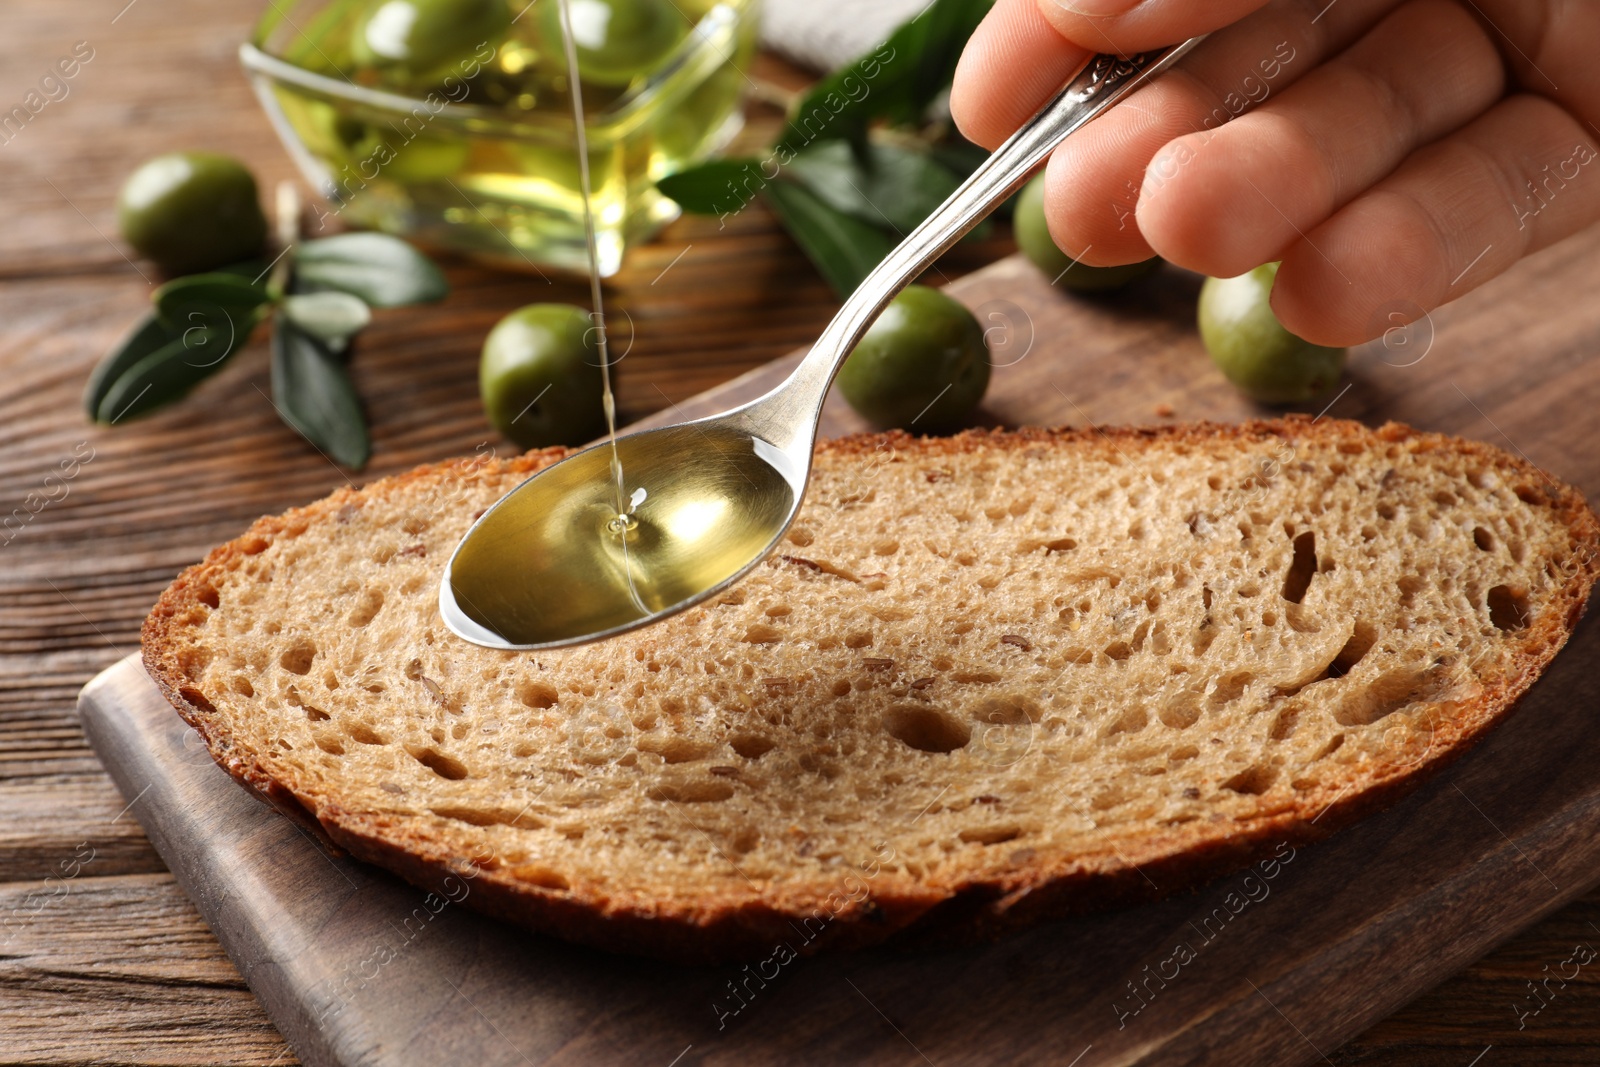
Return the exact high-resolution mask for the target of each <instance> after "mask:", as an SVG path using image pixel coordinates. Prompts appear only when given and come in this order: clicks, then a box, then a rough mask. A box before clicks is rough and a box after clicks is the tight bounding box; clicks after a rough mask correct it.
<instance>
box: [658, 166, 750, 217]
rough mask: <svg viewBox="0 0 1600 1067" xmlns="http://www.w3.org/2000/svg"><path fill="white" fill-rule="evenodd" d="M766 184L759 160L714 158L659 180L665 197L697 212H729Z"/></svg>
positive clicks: (714, 213)
mask: <svg viewBox="0 0 1600 1067" xmlns="http://www.w3.org/2000/svg"><path fill="white" fill-rule="evenodd" d="M764 185H766V179H765V178H764V177H763V176H762V173H761V162H760V161H759V160H755V159H713V160H708V161H707V162H705V163H701V164H698V165H696V166H693V167H685V168H684V169H683V170H680V171H678V172H677V173H676V174H669V175H668V176H667V177H665V178H662V179H661V180H660V181H658V182H656V188H657V189H660V190H661V192H662V194H663V195H664V196H667V197H669V198H670V199H672V200H675V201H677V203H678V206H679V207H681V208H683V210H685V211H687V212H689V213H690V214H693V215H726V214H731V213H732V212H735V211H738V210H739V209H740V208H742V207H744V206H745V205H746V204H748V203H749V202H750V201H751V199H753V198H754V197H755V195H756V193H758V192H760V191H761V188H762V187H763V186H764Z"/></svg>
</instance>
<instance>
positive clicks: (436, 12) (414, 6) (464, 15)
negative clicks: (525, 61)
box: [350, 0, 511, 89]
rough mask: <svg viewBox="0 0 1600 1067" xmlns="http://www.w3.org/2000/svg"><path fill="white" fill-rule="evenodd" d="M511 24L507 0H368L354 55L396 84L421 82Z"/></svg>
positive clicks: (434, 78) (438, 76)
mask: <svg viewBox="0 0 1600 1067" xmlns="http://www.w3.org/2000/svg"><path fill="white" fill-rule="evenodd" d="M510 26H511V9H510V7H509V6H508V5H507V3H506V0H368V3H367V5H366V8H365V10H363V11H362V13H361V16H360V18H359V19H357V21H356V27H355V30H354V31H353V32H352V35H351V38H350V55H351V58H353V59H354V60H355V61H356V63H357V64H359V65H360V66H362V67H366V68H368V69H371V70H374V71H377V72H378V75H379V77H380V78H381V79H382V80H383V81H384V82H386V83H388V84H390V85H392V86H395V87H397V88H411V89H416V88H422V87H425V86H428V85H433V84H435V83H437V82H439V81H442V80H443V79H444V78H445V77H447V76H449V75H451V74H454V73H457V71H456V69H455V68H457V67H459V66H462V65H464V64H465V63H466V62H467V61H468V60H470V59H472V58H473V56H474V54H475V53H476V51H477V50H478V48H479V47H480V46H482V45H493V44H497V43H498V42H499V41H500V39H501V38H502V37H504V36H505V33H506V30H507V29H509V28H510ZM480 58H481V57H480Z"/></svg>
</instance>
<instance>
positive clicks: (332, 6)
mask: <svg viewBox="0 0 1600 1067" xmlns="http://www.w3.org/2000/svg"><path fill="white" fill-rule="evenodd" d="M757 4H758V0H571V11H572V27H573V37H574V43H575V45H576V49H577V57H578V64H577V65H578V74H579V78H580V80H581V83H582V84H581V95H582V100H583V105H584V114H585V121H584V128H585V132H586V134H587V139H588V148H589V192H590V199H591V204H592V208H593V211H594V223H595V239H596V245H597V251H598V254H599V255H598V266H599V270H600V273H601V274H602V275H609V274H612V273H614V272H615V271H616V270H617V268H618V267H619V266H620V265H621V263H622V256H623V253H624V251H625V250H626V249H627V247H628V245H629V244H631V243H633V242H635V241H639V240H642V239H645V238H647V237H649V236H650V235H651V234H653V233H654V232H655V231H656V230H657V229H658V228H660V227H661V226H662V225H664V224H665V223H667V222H669V221H671V220H672V219H673V218H674V217H675V216H676V215H677V211H678V209H677V206H676V205H674V204H673V203H672V202H671V201H670V200H667V199H666V198H664V197H663V196H661V194H660V193H658V192H657V191H656V188H655V181H656V179H658V178H660V177H662V176H664V175H666V174H670V173H672V172H673V171H674V170H677V169H679V168H680V167H683V166H685V165H687V164H689V163H693V162H697V161H699V160H701V159H703V158H705V157H706V156H708V155H710V154H711V153H713V152H715V151H716V150H717V149H719V148H721V147H722V145H723V144H725V143H726V141H727V139H728V138H729V137H731V136H732V135H733V134H734V133H735V132H736V131H737V130H738V127H739V123H740V120H741V118H740V117H741V110H740V103H741V97H742V89H743V86H744V85H745V73H744V71H745V68H746V66H747V65H748V63H749V61H750V58H751V56H752V55H753V54H754V51H755V36H756V28H757V17H758V12H757ZM557 10H558V5H557V3H556V0H534V2H533V3H531V4H529V3H527V0H275V2H274V3H273V4H272V5H271V6H270V7H269V8H268V10H267V13H266V15H265V16H263V18H262V20H261V22H260V24H259V25H258V26H257V27H256V31H255V34H254V36H253V38H252V39H251V41H250V42H249V43H247V44H245V45H243V46H242V47H241V48H240V58H241V60H242V62H243V63H244V66H245V69H246V71H247V72H248V74H249V75H250V78H251V81H252V83H253V85H254V87H255V91H256V95H257V96H258V97H259V98H260V100H261V103H262V105H263V106H264V107H265V108H266V111H267V114H268V116H269V117H270V118H271V120H272V122H273V125H274V126H275V127H276V129H277V131H278V134H279V136H280V137H281V138H282V139H283V142H284V144H285V145H286V146H287V147H288V149H289V151H290V153H291V155H293V156H294V158H295V161H296V163H297V164H298V165H299V167H300V169H301V171H302V172H303V173H304V174H305V175H306V177H307V179H308V180H309V181H311V182H312V183H313V184H314V185H315V186H316V187H317V189H318V190H319V191H320V192H321V193H322V194H323V196H324V197H325V198H326V199H327V201H328V204H329V206H328V207H327V208H326V209H325V215H324V216H323V217H322V218H321V219H320V221H319V224H314V225H313V227H312V229H313V230H316V229H319V228H323V227H329V228H331V227H330V223H329V219H328V216H337V217H338V218H339V219H340V220H342V221H343V222H344V223H346V224H348V225H353V226H358V227H365V228H371V229H378V230H383V231H386V232H389V233H395V234H400V235H403V236H406V237H409V238H411V239H412V240H415V241H417V242H419V243H421V244H425V245H430V246H433V247H437V248H446V249H453V250H456V251H460V252H464V253H467V254H469V255H473V256H476V257H479V258H484V259H488V260H492V261H495V262H499V263H502V264H505V265H508V266H512V267H522V268H523V269H527V268H528V267H529V266H532V267H535V268H540V269H542V268H548V267H554V268H557V269H560V270H566V271H571V272H575V273H581V274H587V273H588V272H589V270H590V265H589V256H588V251H587V248H586V240H585V236H584V219H583V211H584V208H583V195H582V189H581V184H582V180H581V178H580V177H579V166H578V162H579V161H578V156H577V137H576V130H575V129H574V126H573V122H574V119H573V113H572V98H571V89H570V84H569V80H568V79H569V72H568V70H567V64H566V59H565V55H564V50H563V44H562V39H561V30H560V23H559V21H558V17H557Z"/></svg>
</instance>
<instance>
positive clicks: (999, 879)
mask: <svg viewBox="0 0 1600 1067" xmlns="http://www.w3.org/2000/svg"><path fill="white" fill-rule="evenodd" d="M562 454H563V453H561V452H560V451H559V450H554V451H546V452H540V453H532V454H529V455H526V456H523V457H520V458H517V459H512V460H509V461H503V462H502V461H497V460H492V459H480V460H477V461H469V462H457V463H443V464H440V465H437V466H432V467H423V468H420V469H418V470H415V471H412V472H411V473H409V474H405V475H402V476H399V477H394V478H388V479H385V480H383V481H379V482H377V483H375V484H373V485H370V486H368V487H366V488H364V489H361V490H354V491H345V490H342V491H340V492H338V493H335V494H334V495H333V496H331V497H328V498H327V499H325V500H322V501H320V502H318V503H316V504H312V505H311V506H309V507H306V508H300V509H297V510H294V511H290V512H288V513H286V514H284V515H281V516H277V517H273V518H265V519H262V520H260V521H259V522H257V523H256V524H255V525H254V526H253V527H251V529H250V530H249V531H248V532H247V533H245V534H244V535H243V536H242V537H240V538H238V539H237V540H235V541H232V542H230V543H228V544H226V545H223V546H222V547H221V548H218V549H217V550H215V551H214V552H212V553H211V555H210V556H209V557H208V558H207V559H206V561H205V562H204V563H202V564H200V565H198V566H196V567H192V568H190V569H189V570H188V571H186V572H184V574H183V575H182V576H180V577H179V578H178V580H177V581H176V582H174V583H173V585H172V587H171V588H170V589H168V590H167V592H166V594H165V595H164V596H162V598H161V600H160V603H158V604H157V605H156V608H155V610H154V612H153V613H152V614H151V616H150V618H149V620H148V622H147V623H146V624H145V629H144V655H145V662H146V664H147V666H148V668H149V671H150V673H151V674H152V675H153V676H154V678H155V679H156V681H157V682H158V683H159V684H160V685H161V687H162V688H163V689H164V690H165V692H166V694H167V696H168V697H169V698H170V699H171V700H172V702H173V704H174V705H175V706H176V707H177V709H178V710H179V712H180V713H181V714H183V716H184V717H185V718H187V719H188V720H189V721H190V722H191V723H193V724H194V726H195V727H196V728H198V730H199V731H200V732H201V733H202V734H203V735H204V737H205V739H206V742H207V744H208V745H209V746H210V749H211V752H212V754H213V755H214V756H215V757H216V759H217V761H218V762H219V763H221V764H222V765H223V766H224V767H226V768H227V769H228V770H229V771H230V772H231V773H232V774H233V775H234V777H235V778H237V779H238V780H239V781H241V782H243V783H244V784H245V785H247V786H249V787H251V788H253V789H255V790H256V791H257V792H259V793H260V794H262V795H263V796H265V797H266V798H267V799H269V800H271V801H273V802H275V803H277V804H278V805H279V806H280V807H283V808H284V809H285V810H287V811H289V812H290V813H292V814H295V815H297V816H298V817H300V818H302V819H304V820H305V821H306V822H307V823H308V824H309V825H314V826H316V827H318V828H320V829H321V830H322V831H324V832H325V833H326V834H327V836H328V837H330V838H331V839H332V841H334V842H336V843H337V844H339V845H341V846H343V847H345V848H347V849H349V850H350V851H351V852H352V853H354V854H355V855H357V856H359V857H361V858H364V859H367V860H370V861H372V862H374V863H378V864H381V865H383V866H385V867H388V868H391V869H392V870H394V871H396V872H398V873H399V874H401V875H402V876H404V877H406V878H409V879H411V880H413V881H415V882H417V883H419V884H424V885H430V884H438V880H439V879H440V878H441V877H444V876H445V875H447V874H448V873H449V872H455V873H456V874H457V875H458V876H470V877H472V878H473V882H472V890H471V892H470V894H469V896H468V900H469V901H470V903H472V904H473V905H474V906H477V907H481V908H483V909H485V910H487V911H489V912H491V913H493V914H496V915H499V916H502V917H504V918H507V919H510V920H512V921H515V922H518V923H521V924H524V925H526V926H528V927H531V928H533V929H535V930H540V931H545V932H548V933H552V934H556V935H558V936H561V937H565V938H570V939H573V940H576V941H581V942H586V943H590V944H594V945H599V946H605V947H608V948H612V949H617V950H623V951H636V952H643V953H649V954H655V955H661V956H666V957H672V958H677V959H697V960H714V959H726V958H741V957H743V958H754V957H755V956H756V955H761V956H766V955H770V954H771V953H772V951H773V949H774V947H775V946H777V945H779V944H780V943H786V944H788V945H790V946H791V947H792V948H793V949H797V950H804V951H809V950H813V949H815V948H817V947H820V946H822V945H827V944H834V945H862V944H867V943H872V942H877V941H881V940H884V939H886V938H889V937H891V936H892V935H899V934H907V933H916V934H918V935H926V934H932V933H934V932H938V931H944V932H957V933H961V934H964V935H967V934H971V933H972V932H974V931H976V932H979V933H985V932H992V931H993V930H996V929H1000V928H1003V927H1007V926H1011V925H1015V924H1017V923H1021V922H1026V921H1032V920H1035V919H1038V918H1040V917H1043V916H1048V915H1053V914H1059V913H1062V912H1064V911H1069V910H1074V909H1081V908H1085V907H1090V906H1098V905H1102V904H1105V903H1108V902H1115V901H1120V900H1134V899H1139V898H1142V897H1148V896H1151V895H1154V894H1157V893H1167V892H1170V891H1172V890H1175V889H1177V888H1180V887H1182V886H1185V885H1192V884H1193V883H1194V882H1195V881H1196V880H1198V879H1200V878H1203V877H1206V876H1208V875H1211V874H1216V873H1220V871H1221V870H1222V869H1224V868H1230V867H1235V866H1238V865H1242V864H1244V863H1247V862H1249V861H1251V860H1252V859H1255V858H1258V857H1260V856H1262V855H1271V854H1273V853H1274V851H1275V850H1281V849H1282V848H1284V847H1285V846H1292V845H1295V844H1299V843H1301V842H1304V841H1307V840H1310V839H1313V838H1316V837H1319V836H1323V835H1325V834H1326V833H1327V832H1329V831H1331V830H1333V829H1335V828H1336V827H1337V826H1339V825H1341V824H1344V823H1347V822H1349V821H1350V820H1351V819H1353V818H1355V817H1356V816H1358V815H1360V814H1361V813H1363V812H1366V811H1370V810H1373V809H1374V808H1376V807H1379V806H1382V805H1384V804H1387V803H1389V802H1392V801H1393V800H1394V799H1396V798H1397V797H1398V796H1400V795H1401V794H1402V793H1403V792H1405V791H1406V790H1407V789H1409V788H1411V787H1412V786H1413V785H1415V784H1416V783H1417V782H1418V781H1419V780H1420V779H1421V778H1422V777H1423V776H1425V775H1426V774H1427V773H1428V772H1431V771H1434V770H1436V769H1438V768H1439V767H1441V766H1443V765H1444V764H1446V763H1448V762H1449V761H1450V760H1452V759H1454V758H1455V757H1456V756H1458V755H1460V754H1461V753H1462V752H1463V751H1464V750H1465V749H1466V748H1467V747H1469V746H1470V745H1471V743H1472V742H1474V741H1475V740H1477V739H1478V738H1479V737H1480V736H1481V735H1482V734H1483V733H1484V731H1486V730H1487V729H1488V728H1489V727H1490V726H1492V725H1493V724H1494V723H1495V722H1496V721H1497V720H1498V719H1500V718H1501V717H1502V716H1504V715H1505V714H1506V712H1507V711H1508V710H1509V709H1510V708H1511V706H1512V704H1513V703H1514V702H1515V701H1516V699H1517V698H1518V697H1519V696H1520V695H1521V694H1522V693H1523V691H1524V690H1526V689H1527V688H1528V686H1529V685H1530V684H1531V683H1532V682H1533V680H1534V679H1535V677H1536V676H1537V675H1538V674H1539V672H1540V670H1541V669H1542V668H1543V667H1544V666H1545V665H1546V664H1547V663H1548V662H1549V661H1550V659H1551V657H1552V656H1554V655H1555V653H1556V651H1557V650H1558V649H1559V648H1560V647H1561V645H1562V644H1563V643H1564V642H1565V640H1566V638H1567V636H1568V634H1569V633H1570V632H1571V630H1572V628H1573V626H1574V625H1575V624H1576V622H1577V620H1578V618H1579V616H1580V614H1581V612H1582V610H1583V607H1584V603H1585V601H1586V598H1587V597H1588V594H1589V590H1590V586H1591V585H1592V583H1593V582H1594V580H1595V577H1596V571H1597V565H1596V548H1597V546H1600V523H1597V520H1596V518H1595V516H1594V514H1593V513H1592V512H1591V511H1590V510H1589V508H1588V506H1587V505H1586V504H1585V503H1584V502H1583V500H1582V498H1581V497H1580V496H1579V495H1578V493H1577V492H1576V491H1574V490H1573V489H1571V488H1569V487H1567V486H1564V485H1562V484H1560V483H1558V482H1555V481H1553V480H1552V479H1551V478H1549V477H1548V476H1546V475H1544V474H1543V473H1541V472H1540V471H1539V470H1537V469H1536V468H1534V467H1532V466H1529V465H1528V464H1527V463H1524V462H1522V461H1520V460H1518V459H1516V458H1514V457H1512V456H1509V455H1507V454H1505V453H1504V452H1501V451H1499V450H1497V449H1494V448H1491V447H1489V446H1486V445H1483V444H1477V443H1474V442H1470V441H1463V440H1459V439H1456V438H1451V437H1444V436H1440V435H1436V434H1428V433H1419V432H1416V431H1413V430H1410V429H1407V428H1405V427H1403V426H1396V425H1389V426H1385V427H1384V428H1382V429H1380V430H1377V431H1373V430H1369V429H1366V428H1364V427H1362V426H1360V425H1358V424H1356V423H1351V422H1339V421H1332V420H1322V421H1317V422H1312V421H1308V420H1305V419H1288V420H1283V421H1275V422H1257V423H1250V424H1246V425H1242V426H1217V425H1190V426H1177V427H1167V428H1162V429H1156V430H1113V431H1074V430H1056V431H1051V430H1023V431H1019V432H1011V433H1005V432H993V433H989V432H969V433H965V434H962V435H960V436H957V437H953V438H945V439H937V438H936V439H920V440H919V439H913V438H910V437H907V436H904V435H887V436H866V437H853V438H847V439H844V440H840V441H833V442H829V443H826V444H824V445H822V446H821V448H820V449H819V451H818V454H817V462H816V470H815V473H814V475H813V477H812V481H811V487H810V492H809V496H808V497H807V500H806V504H805V507H804V510H803V511H802V513H801V515H800V517H799V520H798V521H797V522H796V523H795V525H794V528H793V530H792V531H791V532H790V533H789V535H788V538H787V540H786V541H785V542H784V543H783V545H782V546H781V547H780V548H779V549H778V550H777V552H775V553H774V554H773V555H772V556H771V557H770V558H769V559H767V560H766V561H765V562H764V563H763V564H762V565H761V566H760V567H758V568H757V569H756V571H755V572H754V573H753V574H751V575H750V576H749V577H747V578H746V579H744V580H743V581H742V582H740V583H739V584H738V585H737V586H735V587H734V588H733V590H732V591H731V592H729V593H727V594H725V595H723V596H722V597H721V598H720V599H718V600H717V601H715V602H713V603H710V604H707V605H704V606H702V607H699V608H696V609H692V610H690V611H687V612H684V613H683V614H680V615H677V616H675V617H673V618H670V619H667V620H665V621H663V622H660V623H658V624H656V625H653V626H650V627H647V628H645V629H642V630H639V631H637V632H634V633H632V634H628V635H625V636H623V637H619V638H616V639H614V640H611V641H608V642H604V643H601V644H595V645H589V646H585V647H580V648H575V649H570V650H565V651H561V652H554V653H537V654H527V653H510V652H498V651H490V650H486V649H483V648H479V647H476V646H473V645H470V644H467V643H465V642H463V641H461V640H460V639H458V638H456V637H454V636H453V635H452V634H451V633H450V632H449V631H448V630H446V629H445V627H444V626H443V624H442V623H441V622H440V620H439V615H438V610H437V607H436V596H437V590H438V586H439V581H440V576H441V572H442V569H443V567H444V566H445V563H446V561H447V560H448V559H449V557H450V553H451V551H452V549H453V548H454V547H455V545H456V542H457V540H458V539H459V538H460V537H461V535H462V534H463V533H464V532H465V531H466V529H467V527H468V526H469V525H470V523H471V522H472V520H473V518H474V517H475V516H476V515H477V514H479V513H481V511H482V510H483V509H484V508H486V507H487V506H488V505H490V504H491V503H493V502H494V501H495V500H496V499H497V498H498V497H499V496H500V495H501V494H503V493H504V492H506V491H507V490H508V489H510V488H512V487H513V486H514V485H516V484H517V483H518V482H519V481H520V480H521V479H522V478H524V477H525V476H526V475H527V474H528V473H529V472H530V471H533V470H536V469H538V468H540V467H542V466H544V465H546V464H548V463H550V462H553V461H554V460H556V459H558V458H559V457H560V456H561V455H562Z"/></svg>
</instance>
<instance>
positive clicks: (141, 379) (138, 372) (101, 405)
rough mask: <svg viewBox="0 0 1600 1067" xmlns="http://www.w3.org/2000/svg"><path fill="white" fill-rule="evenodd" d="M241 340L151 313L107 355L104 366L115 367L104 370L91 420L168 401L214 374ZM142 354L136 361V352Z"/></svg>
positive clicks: (134, 413) (131, 414) (117, 417)
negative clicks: (179, 326) (177, 325)
mask: <svg viewBox="0 0 1600 1067" xmlns="http://www.w3.org/2000/svg"><path fill="white" fill-rule="evenodd" d="M151 322H153V323H154V324H155V325H156V327H158V328H159V329H160V331H161V333H160V335H159V336H160V338H161V339H162V340H161V343H159V344H158V343H155V342H156V341H157V339H158V337H157V334H156V333H155V332H154V330H151V329H150V325H149V324H150V323H151ZM135 342H137V344H135ZM240 344H241V341H240V338H239V335H238V334H237V333H236V332H235V331H232V330H228V329H226V328H224V329H220V330H218V329H213V328H211V327H207V326H194V327H190V328H188V329H175V328H173V327H169V326H167V325H166V324H165V323H163V322H161V320H160V319H159V318H157V317H156V316H151V318H150V320H149V322H147V323H146V325H145V326H144V327H141V328H140V330H138V331H137V332H136V333H135V335H134V336H133V337H132V338H130V339H129V341H128V342H127V343H125V344H124V345H123V346H122V347H121V348H119V349H117V350H116V351H114V352H112V353H111V355H110V356H108V357H107V358H106V361H105V364H103V365H107V364H114V365H116V367H115V373H114V377H113V376H112V374H110V373H108V375H107V377H108V378H109V379H110V380H109V381H108V382H107V383H106V385H105V387H104V389H103V390H100V391H99V397H98V401H97V402H96V403H95V406H94V408H93V410H92V411H91V412H90V414H91V415H92V416H93V417H94V419H95V421H96V422H102V423H107V424H111V423H116V422H121V421H122V420H123V419H126V418H137V417H138V416H140V415H144V414H147V413H148V412H151V411H154V410H155V409H156V408H158V407H161V406H162V405H164V404H170V403H171V402H172V401H174V400H178V399H180V398H182V397H184V396H186V395H187V394H188V393H189V391H190V390H191V389H193V388H194V387H195V386H196V385H199V384H200V383H201V382H202V381H204V380H205V379H207V378H209V377H211V375H213V374H215V373H216V372H217V371H218V370H219V369H220V368H221V367H222V364H223V361H224V360H226V359H227V358H228V357H229V356H231V355H232V354H233V353H234V352H235V351H237V350H238V348H239V346H240ZM141 352H142V355H140V356H139V357H138V358H137V359H135V358H134V357H135V354H136V353H141ZM130 361H131V362H130ZM92 392H93V390H92Z"/></svg>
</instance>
